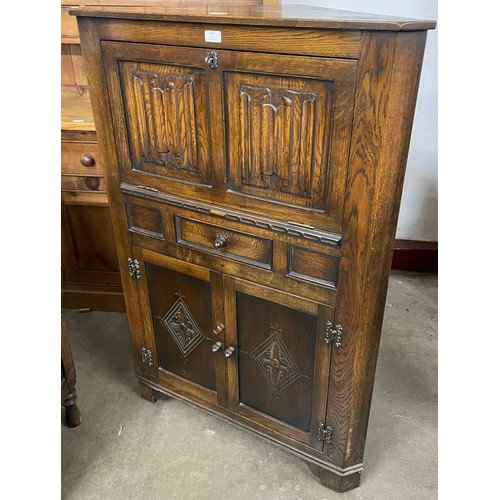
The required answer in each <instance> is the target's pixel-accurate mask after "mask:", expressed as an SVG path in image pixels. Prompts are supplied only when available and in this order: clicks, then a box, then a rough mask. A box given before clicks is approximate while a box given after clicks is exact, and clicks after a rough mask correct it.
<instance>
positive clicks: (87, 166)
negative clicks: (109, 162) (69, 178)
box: [61, 142, 103, 176]
mask: <svg viewBox="0 0 500 500" xmlns="http://www.w3.org/2000/svg"><path fill="white" fill-rule="evenodd" d="M98 155H99V152H98V145H97V143H92V142H62V143H61V171H62V173H63V174H78V175H89V176H95V175H103V169H102V166H101V164H100V162H99V161H98Z"/></svg>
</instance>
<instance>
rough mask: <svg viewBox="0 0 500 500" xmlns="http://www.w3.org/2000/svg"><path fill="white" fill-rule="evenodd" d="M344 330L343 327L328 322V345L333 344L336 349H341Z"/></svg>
mask: <svg viewBox="0 0 500 500" xmlns="http://www.w3.org/2000/svg"><path fill="white" fill-rule="evenodd" d="M343 334H344V330H343V329H342V325H334V324H333V323H332V322H331V321H327V322H326V325H325V342H326V343H327V344H332V343H333V345H334V346H335V347H340V346H341V345H342V335H343Z"/></svg>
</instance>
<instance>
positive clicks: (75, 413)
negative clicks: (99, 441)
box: [63, 392, 82, 427]
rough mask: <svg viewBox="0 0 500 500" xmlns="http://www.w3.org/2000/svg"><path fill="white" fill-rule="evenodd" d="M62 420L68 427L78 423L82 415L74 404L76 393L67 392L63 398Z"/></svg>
mask: <svg viewBox="0 0 500 500" xmlns="http://www.w3.org/2000/svg"><path fill="white" fill-rule="evenodd" d="M63 405H64V421H65V422H66V425H67V426H68V427H76V426H77V425H80V423H81V421H82V416H81V414H80V410H79V409H78V406H77V404H76V393H74V392H73V393H71V394H68V396H67V397H66V399H65V400H64V403H63Z"/></svg>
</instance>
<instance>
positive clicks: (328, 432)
mask: <svg viewBox="0 0 500 500" xmlns="http://www.w3.org/2000/svg"><path fill="white" fill-rule="evenodd" d="M332 434H333V429H332V428H331V427H330V426H328V427H325V424H324V423H323V422H318V432H317V433H316V437H317V438H318V441H326V442H327V443H328V444H332Z"/></svg>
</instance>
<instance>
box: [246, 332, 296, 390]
mask: <svg viewBox="0 0 500 500" xmlns="http://www.w3.org/2000/svg"><path fill="white" fill-rule="evenodd" d="M250 357H251V358H252V359H253V360H254V362H255V363H256V365H257V367H258V368H259V370H260V372H261V373H262V375H263V376H264V378H265V379H266V382H267V383H268V384H269V386H270V387H271V389H272V391H273V393H274V394H276V393H278V392H280V391H281V390H282V389H284V388H285V387H287V386H288V385H290V384H291V383H292V382H294V381H295V380H297V379H298V378H299V377H300V376H301V373H300V370H299V368H298V367H297V365H296V364H295V361H294V360H293V358H292V356H291V355H290V353H289V352H288V349H287V348H286V346H285V343H284V342H283V340H281V337H280V336H279V334H278V329H277V328H276V329H275V333H274V334H273V335H271V336H270V337H269V338H268V339H266V340H265V341H264V342H263V343H262V344H260V345H259V346H258V347H257V348H256V349H255V350H254V351H252V352H251V353H250Z"/></svg>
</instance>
